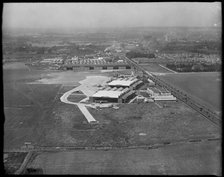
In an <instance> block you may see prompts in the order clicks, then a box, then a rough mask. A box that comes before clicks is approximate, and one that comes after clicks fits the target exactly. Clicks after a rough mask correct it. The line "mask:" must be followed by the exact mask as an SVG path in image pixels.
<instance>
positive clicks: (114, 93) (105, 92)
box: [92, 90, 123, 98]
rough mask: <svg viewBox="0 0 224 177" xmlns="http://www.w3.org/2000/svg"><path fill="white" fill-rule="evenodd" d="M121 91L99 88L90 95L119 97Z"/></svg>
mask: <svg viewBox="0 0 224 177" xmlns="http://www.w3.org/2000/svg"><path fill="white" fill-rule="evenodd" d="M122 93H123V91H111V90H100V91H98V92H96V93H95V94H93V95H92V97H107V98H119V96H120V95H121V94H122Z"/></svg>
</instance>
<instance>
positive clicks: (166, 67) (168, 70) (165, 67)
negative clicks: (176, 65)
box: [159, 64, 177, 74]
mask: <svg viewBox="0 0 224 177" xmlns="http://www.w3.org/2000/svg"><path fill="white" fill-rule="evenodd" d="M159 66H161V67H162V68H164V69H166V70H168V71H171V72H173V73H175V74H176V73H177V72H176V71H174V70H172V69H169V68H167V67H165V66H163V65H160V64H159Z"/></svg>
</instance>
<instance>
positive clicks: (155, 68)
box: [140, 63, 172, 73]
mask: <svg viewBox="0 0 224 177" xmlns="http://www.w3.org/2000/svg"><path fill="white" fill-rule="evenodd" d="M140 66H142V67H143V68H145V69H146V70H147V71H149V72H158V73H172V72H171V71H169V70H166V69H165V68H162V67H161V66H159V64H156V63H150V64H140Z"/></svg>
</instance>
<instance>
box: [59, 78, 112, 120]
mask: <svg viewBox="0 0 224 177" xmlns="http://www.w3.org/2000/svg"><path fill="white" fill-rule="evenodd" d="M107 80H108V78H106V77H100V76H95V77H87V78H86V79H85V80H82V81H80V82H79V83H80V84H81V85H80V86H78V87H76V88H73V89H71V90H69V91H67V92H65V93H64V94H63V95H62V96H61V98H60V100H61V102H63V103H67V104H73V105H77V106H78V108H79V109H80V111H81V112H82V113H83V115H84V116H85V118H86V120H87V121H88V122H89V123H91V122H96V120H95V119H94V118H93V116H92V115H91V114H90V113H89V111H88V109H87V108H86V106H89V107H92V106H91V105H87V104H85V103H81V102H79V103H76V102H71V101H69V100H68V97H69V96H70V95H71V94H73V92H76V91H79V90H81V91H82V92H83V93H84V94H85V95H86V96H87V97H89V96H91V95H93V94H94V93H95V92H96V91H97V90H98V89H97V88H96V87H94V85H95V84H99V83H100V84H101V83H103V84H104V83H105V82H106V81H107Z"/></svg>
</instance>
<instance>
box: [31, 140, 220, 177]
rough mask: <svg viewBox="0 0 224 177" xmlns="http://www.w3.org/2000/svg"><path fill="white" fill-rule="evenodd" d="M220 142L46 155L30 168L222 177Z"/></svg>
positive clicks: (78, 171) (96, 172)
mask: <svg viewBox="0 0 224 177" xmlns="http://www.w3.org/2000/svg"><path fill="white" fill-rule="evenodd" d="M220 153H221V145H220V142H216V141H213V142H212V141H210V142H200V143H186V144H178V145H174V146H173V145H169V146H166V147H163V148H158V149H123V150H109V151H105V150H95V151H93V150H88V151H86V150H85V151H83V150H76V151H66V152H44V153H41V154H38V155H37V157H36V158H35V159H34V160H33V161H32V162H31V164H29V165H28V167H29V168H36V169H42V170H43V172H44V174H110V175H111V174H113V175H115V174H123V175H127V174H130V175H133V174H134V175H139V174H143V175H175V174H180V175H204V174H207V175H218V176H219V175H221V163H220V162H221V160H220V159H221V157H220Z"/></svg>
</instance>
